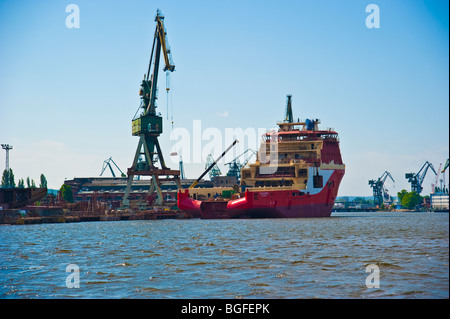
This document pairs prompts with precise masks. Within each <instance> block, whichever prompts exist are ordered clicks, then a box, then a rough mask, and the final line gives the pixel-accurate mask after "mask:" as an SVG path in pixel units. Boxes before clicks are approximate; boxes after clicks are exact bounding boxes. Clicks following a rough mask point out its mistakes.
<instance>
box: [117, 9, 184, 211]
mask: <svg viewBox="0 0 450 319" xmlns="http://www.w3.org/2000/svg"><path fill="white" fill-rule="evenodd" d="M155 21H156V29H155V33H154V37H153V46H152V52H151V54H150V63H149V65H148V71H147V74H146V75H144V79H143V80H142V83H141V88H140V91H139V95H140V96H141V105H140V108H141V109H142V113H141V114H140V115H139V116H135V118H133V120H132V135H133V136H138V137H139V143H138V147H137V150H136V154H135V156H134V160H133V164H132V166H131V167H130V168H129V169H128V171H127V175H128V180H127V187H126V189H125V195H124V198H123V206H124V207H128V206H129V204H130V202H129V194H130V190H131V184H132V183H133V177H134V176H136V175H137V176H151V178H152V182H151V184H150V189H149V195H150V194H152V193H155V192H156V199H155V201H154V204H155V205H162V204H163V196H162V192H161V184H160V177H161V176H165V178H164V181H175V182H176V184H177V187H178V189H180V188H181V183H180V171H179V170H172V169H170V168H168V167H167V166H166V163H165V162H164V157H163V153H162V150H161V146H160V144H159V142H158V137H159V136H160V135H161V134H162V132H163V125H162V124H163V121H162V116H161V114H160V113H156V107H157V105H156V100H157V94H156V93H157V83H158V72H159V62H160V56H161V52H162V53H163V56H164V62H165V66H164V71H166V72H169V71H170V72H173V71H174V70H175V65H174V64H173V62H172V59H171V55H170V49H169V47H168V44H167V39H166V31H165V28H164V16H163V15H162V14H161V11H159V10H157V12H156V17H155ZM153 57H154V63H153V72H152V75H151V76H150V69H151V67H152V60H153ZM141 156H142V158H143V160H142V161H141V160H139V158H140V157H141ZM158 162H159V164H160V166H161V167H157V164H158Z"/></svg>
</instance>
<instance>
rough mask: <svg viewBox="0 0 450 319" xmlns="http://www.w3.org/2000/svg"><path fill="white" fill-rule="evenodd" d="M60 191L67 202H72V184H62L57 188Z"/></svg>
mask: <svg viewBox="0 0 450 319" xmlns="http://www.w3.org/2000/svg"><path fill="white" fill-rule="evenodd" d="M59 191H60V192H61V196H62V198H63V199H64V200H65V201H66V202H68V203H73V193H72V186H70V185H66V184H63V185H62V186H61V188H60V189H59Z"/></svg>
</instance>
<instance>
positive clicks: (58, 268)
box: [0, 213, 449, 298]
mask: <svg viewBox="0 0 450 319" xmlns="http://www.w3.org/2000/svg"><path fill="white" fill-rule="evenodd" d="M448 221H449V217H448V214H445V213H434V214H430V213H333V215H332V217H330V218H319V219H309V218H305V219H257V220H255V219H254V220H199V219H191V220H155V221H117V222H90V223H71V224H41V225H23V226H15V225H14V226H7V225H0V257H1V260H0V298H72V297H76V298H448V297H449V224H448ZM69 264H75V265H76V266H78V267H79V270H80V272H79V288H68V287H67V286H66V278H67V276H69V275H71V274H73V273H71V272H66V267H67V265H69ZM369 264H375V265H376V266H378V267H379V271H380V272H379V288H368V287H367V286H366V277H367V276H369V275H371V274H370V273H369V272H366V266H367V265H369Z"/></svg>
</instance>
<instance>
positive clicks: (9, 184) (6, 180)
mask: <svg viewBox="0 0 450 319" xmlns="http://www.w3.org/2000/svg"><path fill="white" fill-rule="evenodd" d="M2 187H5V188H14V187H16V182H15V181H14V173H13V170H12V168H10V169H9V170H6V169H5V170H4V171H3V176H2Z"/></svg>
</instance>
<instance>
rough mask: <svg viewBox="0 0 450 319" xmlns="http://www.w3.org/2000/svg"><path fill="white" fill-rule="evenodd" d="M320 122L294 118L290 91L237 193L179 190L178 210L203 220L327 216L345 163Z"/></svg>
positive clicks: (334, 137)
mask: <svg viewBox="0 0 450 319" xmlns="http://www.w3.org/2000/svg"><path fill="white" fill-rule="evenodd" d="M319 123H320V121H319V120H318V119H313V120H309V119H308V120H305V121H297V122H294V121H293V119H292V108H291V99H290V96H289V95H288V103H287V110H286V118H285V120H284V121H283V122H281V123H277V125H278V126H279V129H278V131H271V132H268V133H266V134H264V135H263V138H262V141H261V145H260V149H259V152H258V157H257V159H256V161H255V163H253V164H250V165H247V166H246V167H244V168H243V169H242V170H241V181H240V191H241V192H239V193H236V194H234V195H233V196H232V197H231V198H228V199H226V198H220V197H216V198H209V199H206V200H200V199H194V198H192V197H191V196H190V193H189V192H190V190H191V191H193V190H192V189H184V190H180V191H179V192H178V207H179V209H180V210H181V211H182V212H184V213H186V214H189V215H191V216H192V217H200V218H205V219H216V218H296V217H329V216H330V215H331V211H332V209H333V205H334V201H335V199H336V197H337V194H338V189H339V185H340V183H341V180H342V177H343V176H344V173H345V165H344V164H343V162H342V158H341V152H340V149H339V138H338V133H337V132H335V131H334V130H332V129H326V130H321V129H319V127H318V125H319ZM212 192H213V193H214V190H212Z"/></svg>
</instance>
